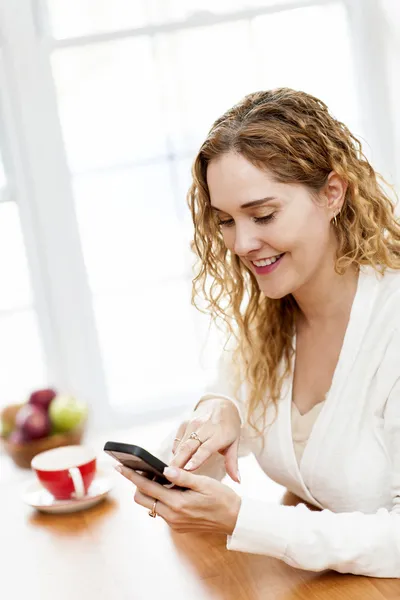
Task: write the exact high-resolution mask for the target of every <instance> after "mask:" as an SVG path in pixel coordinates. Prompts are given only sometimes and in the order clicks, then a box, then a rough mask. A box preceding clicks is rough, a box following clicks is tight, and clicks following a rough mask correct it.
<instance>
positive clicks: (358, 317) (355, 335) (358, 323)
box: [281, 266, 377, 506]
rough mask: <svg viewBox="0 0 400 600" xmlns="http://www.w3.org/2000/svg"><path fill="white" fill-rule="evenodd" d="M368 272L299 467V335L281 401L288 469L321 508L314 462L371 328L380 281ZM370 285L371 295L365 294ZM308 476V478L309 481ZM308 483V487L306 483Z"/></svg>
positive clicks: (364, 270) (363, 271)
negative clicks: (295, 414) (314, 489)
mask: <svg viewBox="0 0 400 600" xmlns="http://www.w3.org/2000/svg"><path fill="white" fill-rule="evenodd" d="M373 275H374V274H371V273H370V272H369V267H363V266H362V267H360V271H359V277H358V282H357V289H356V293H355V295H354V298H353V303H352V307H351V311H350V317H349V322H348V324H347V328H346V332H345V335H344V339H343V344H342V348H341V350H340V354H339V359H338V362H337V364H336V367H335V371H334V373H333V377H332V383H331V387H330V388H329V391H328V392H327V394H326V396H325V401H324V403H323V406H322V408H321V410H320V411H319V412H318V414H317V416H316V419H315V422H314V425H313V427H312V430H311V434H310V437H309V439H308V442H307V444H306V446H305V448H304V451H303V455H302V458H301V460H300V463H298V462H297V458H296V453H295V449H294V443H293V436H292V420H291V404H292V394H293V369H294V364H295V363H294V361H295V357H296V335H294V337H293V356H292V360H291V371H290V375H289V380H288V381H287V392H286V394H284V396H283V398H282V411H283V415H282V421H281V422H282V425H283V431H282V435H284V437H285V439H286V440H287V441H286V444H285V445H287V446H288V454H287V459H288V461H289V462H288V468H290V470H291V471H292V472H293V471H294V473H295V475H296V478H297V480H298V482H299V483H300V484H301V487H302V489H303V491H304V493H305V495H306V496H308V497H309V499H310V500H311V501H312V502H313V503H314V504H316V505H318V506H321V505H320V504H319V502H318V500H317V499H316V498H314V497H313V495H312V494H311V492H310V487H311V484H312V472H313V466H314V463H315V460H316V459H317V455H318V452H317V450H318V447H317V445H318V440H320V439H323V437H324V431H325V430H326V428H327V424H329V418H328V417H329V416H330V415H331V414H332V410H333V407H334V404H335V403H334V402H333V400H334V398H335V397H336V398H338V397H339V394H338V392H339V388H340V387H341V385H343V384H345V383H346V374H348V373H349V372H350V370H351V368H352V365H353V363H354V360H355V358H356V356H357V354H358V351H359V349H360V345H361V341H362V338H363V336H364V334H365V331H366V328H367V326H368V322H369V317H370V314H371V311H372V307H373V301H374V298H375V294H374V293H372V291H373V286H375V287H376V283H377V278H376V276H375V277H374V276H373ZM369 285H371V288H372V289H371V291H370V292H371V293H365V292H366V290H367V289H368V287H369ZM306 475H307V477H306ZM305 478H306V479H307V485H306V483H305Z"/></svg>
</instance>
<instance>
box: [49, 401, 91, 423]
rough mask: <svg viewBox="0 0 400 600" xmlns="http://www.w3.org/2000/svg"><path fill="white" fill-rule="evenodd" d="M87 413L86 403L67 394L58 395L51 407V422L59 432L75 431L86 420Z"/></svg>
mask: <svg viewBox="0 0 400 600" xmlns="http://www.w3.org/2000/svg"><path fill="white" fill-rule="evenodd" d="M87 413H88V407H87V404H85V402H82V401H81V400H78V399H77V398H75V397H74V396H69V395H67V394H58V395H57V396H56V397H55V398H54V399H53V400H52V401H51V402H50V406H49V417H50V421H51V424H52V425H53V428H54V430H55V431H57V432H63V431H70V430H71V429H74V428H75V427H77V426H78V425H79V424H80V423H81V422H82V421H83V420H84V419H85V418H86V416H87Z"/></svg>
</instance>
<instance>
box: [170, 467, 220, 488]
mask: <svg viewBox="0 0 400 600" xmlns="http://www.w3.org/2000/svg"><path fill="white" fill-rule="evenodd" d="M163 475H164V476H165V477H166V478H167V479H168V480H169V481H171V482H172V483H175V484H176V485H179V486H180V487H185V488H189V489H191V490H193V491H195V492H204V491H205V488H206V487H207V484H208V480H209V479H210V478H209V477H204V476H203V475H195V474H194V473H189V471H185V470H183V469H178V468H177V467H165V469H164V471H163ZM171 491H172V490H171ZM183 493H184V492H183Z"/></svg>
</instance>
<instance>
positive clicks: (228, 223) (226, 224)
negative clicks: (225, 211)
mask: <svg viewBox="0 0 400 600" xmlns="http://www.w3.org/2000/svg"><path fill="white" fill-rule="evenodd" d="M234 224H235V221H234V220H233V219H226V220H225V221H223V220H221V219H219V220H218V225H219V226H220V227H232V225H234Z"/></svg>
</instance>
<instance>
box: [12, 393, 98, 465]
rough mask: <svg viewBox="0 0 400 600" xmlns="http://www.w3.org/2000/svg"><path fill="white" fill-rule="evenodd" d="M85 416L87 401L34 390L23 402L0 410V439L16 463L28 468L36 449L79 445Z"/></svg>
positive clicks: (37, 451) (37, 450) (40, 450)
mask: <svg viewBox="0 0 400 600" xmlns="http://www.w3.org/2000/svg"><path fill="white" fill-rule="evenodd" d="M87 415H88V406H87V404H86V403H85V402H83V401H82V400H79V399H78V398H76V397H74V396H71V395H67V394H58V393H57V392H56V390H53V389H41V390H35V391H34V392H32V394H31V395H30V396H29V398H28V400H27V401H26V402H25V403H23V404H12V405H9V406H6V407H5V408H3V410H2V411H1V412H0V440H1V442H2V444H3V447H4V448H5V450H6V452H7V453H8V454H9V455H10V456H11V458H12V459H13V460H14V462H15V463H16V464H17V465H18V466H20V467H25V468H29V467H30V463H31V460H32V458H33V457H34V456H36V454H39V453H40V452H44V451H45V450H49V449H51V448H57V447H59V446H68V445H76V444H80V443H81V440H82V437H83V434H84V430H85V425H86V420H87Z"/></svg>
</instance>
